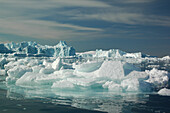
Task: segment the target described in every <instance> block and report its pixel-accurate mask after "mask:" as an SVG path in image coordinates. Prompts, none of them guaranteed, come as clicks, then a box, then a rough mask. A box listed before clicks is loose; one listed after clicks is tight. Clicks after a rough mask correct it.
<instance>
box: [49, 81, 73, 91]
mask: <svg viewBox="0 0 170 113" xmlns="http://www.w3.org/2000/svg"><path fill="white" fill-rule="evenodd" d="M51 88H61V89H62V88H74V85H73V83H71V82H70V81H67V80H60V81H56V82H55V83H54V84H53V85H52V86H51Z"/></svg>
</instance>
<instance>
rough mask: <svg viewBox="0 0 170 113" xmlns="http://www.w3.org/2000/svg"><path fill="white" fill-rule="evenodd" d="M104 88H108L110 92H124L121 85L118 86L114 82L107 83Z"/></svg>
mask: <svg viewBox="0 0 170 113" xmlns="http://www.w3.org/2000/svg"><path fill="white" fill-rule="evenodd" d="M102 87H103V88H108V89H109V91H113V92H118V93H120V92H122V87H121V85H120V84H117V83H115V82H113V81H107V82H106V83H105V84H103V85H102Z"/></svg>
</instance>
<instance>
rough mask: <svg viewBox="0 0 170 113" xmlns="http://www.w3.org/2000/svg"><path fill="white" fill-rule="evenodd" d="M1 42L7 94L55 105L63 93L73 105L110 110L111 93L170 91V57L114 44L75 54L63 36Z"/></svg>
mask: <svg viewBox="0 0 170 113" xmlns="http://www.w3.org/2000/svg"><path fill="white" fill-rule="evenodd" d="M2 47H3V48H1V49H4V50H3V51H1V52H0V53H1V55H0V75H3V76H0V77H2V78H3V77H4V78H3V79H4V81H3V83H2V84H4V85H6V87H7V89H8V93H9V94H8V96H9V97H10V96H14V95H10V94H11V93H13V92H14V93H19V94H20V93H21V94H23V95H24V96H25V97H26V98H35V97H39V98H44V97H45V98H46V97H49V98H59V100H57V101H59V102H58V103H59V104H60V102H63V101H65V98H66V100H67V101H68V100H69V101H71V102H66V103H67V104H69V105H70V104H71V105H72V106H75V107H79V105H81V107H85V106H87V108H88V109H93V110H101V111H108V110H110V112H112V111H114V110H112V107H113V106H114V105H113V101H111V100H110V99H111V98H112V96H113V95H114V96H115V98H116V99H117V97H118V96H122V95H127V96H128V95H129V94H144V95H145V94H155V93H156V94H157V93H158V94H160V95H163V96H169V94H170V93H169V87H170V82H169V81H170V74H169V72H170V65H169V63H170V59H169V56H167V57H163V58H156V57H150V56H148V55H144V54H142V53H141V52H138V53H127V52H124V51H121V50H118V49H110V50H108V51H106V50H96V51H88V52H82V53H75V50H74V48H72V47H71V46H67V44H66V43H65V42H63V41H61V42H60V43H59V44H57V45H55V46H47V45H45V46H42V45H39V44H37V43H35V42H22V43H8V44H3V46H2ZM1 49H0V50H1ZM4 52H5V53H4ZM19 56H20V57H19ZM21 56H22V57H21ZM5 78H6V79H5ZM0 79H1V78H0ZM0 81H1V80H0ZM10 92H11V93H10ZM79 98H81V99H80V100H81V101H82V102H81V104H79ZM120 98H122V97H120ZM123 98H125V97H124V96H123ZM84 101H85V102H87V103H88V102H89V105H87V103H84ZM123 103H124V102H123ZM83 104H84V105H83ZM106 107H108V108H106ZM109 107H110V108H109ZM85 108H86V107H85Z"/></svg>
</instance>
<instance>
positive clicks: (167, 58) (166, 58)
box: [161, 56, 170, 60]
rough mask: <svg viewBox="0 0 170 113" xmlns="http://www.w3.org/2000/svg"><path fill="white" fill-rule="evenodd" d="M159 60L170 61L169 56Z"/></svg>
mask: <svg viewBox="0 0 170 113" xmlns="http://www.w3.org/2000/svg"><path fill="white" fill-rule="evenodd" d="M161 60H170V56H164V57H162V58H161Z"/></svg>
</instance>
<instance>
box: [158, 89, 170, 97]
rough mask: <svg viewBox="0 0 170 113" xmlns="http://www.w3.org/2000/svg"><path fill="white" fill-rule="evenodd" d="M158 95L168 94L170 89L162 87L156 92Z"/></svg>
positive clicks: (169, 94)
mask: <svg viewBox="0 0 170 113" xmlns="http://www.w3.org/2000/svg"><path fill="white" fill-rule="evenodd" d="M158 94H159V95H163V96H170V89H167V88H163V89H161V90H160V91H159V92H158Z"/></svg>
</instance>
